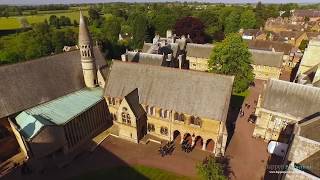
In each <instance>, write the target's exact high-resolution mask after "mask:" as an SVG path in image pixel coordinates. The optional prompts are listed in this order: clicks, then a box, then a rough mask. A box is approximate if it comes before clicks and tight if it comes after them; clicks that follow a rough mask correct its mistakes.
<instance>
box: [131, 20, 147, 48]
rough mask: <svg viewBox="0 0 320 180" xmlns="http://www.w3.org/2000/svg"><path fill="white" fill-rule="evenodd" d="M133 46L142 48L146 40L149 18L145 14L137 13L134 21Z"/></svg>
mask: <svg viewBox="0 0 320 180" xmlns="http://www.w3.org/2000/svg"><path fill="white" fill-rule="evenodd" d="M131 25H132V35H133V39H132V42H131V44H132V48H134V49H139V48H142V46H143V42H144V40H145V34H146V31H147V29H148V19H147V18H146V17H145V16H144V15H143V14H136V17H135V18H134V20H133V22H132V24H131Z"/></svg>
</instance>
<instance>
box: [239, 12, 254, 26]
mask: <svg viewBox="0 0 320 180" xmlns="http://www.w3.org/2000/svg"><path fill="white" fill-rule="evenodd" d="M255 27H256V16H255V14H254V12H253V11H252V10H246V11H244V12H243V13H241V17H240V28H244V29H252V28H255Z"/></svg>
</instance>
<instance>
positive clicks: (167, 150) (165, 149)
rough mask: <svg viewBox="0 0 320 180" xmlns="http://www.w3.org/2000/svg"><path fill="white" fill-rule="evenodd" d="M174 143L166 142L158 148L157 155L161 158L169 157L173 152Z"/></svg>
mask: <svg viewBox="0 0 320 180" xmlns="http://www.w3.org/2000/svg"><path fill="white" fill-rule="evenodd" d="M174 148H175V147H174V142H173V141H171V142H168V143H167V144H165V145H164V146H162V147H160V149H159V153H160V154H161V157H164V156H166V155H171V154H172V152H173V150H174Z"/></svg>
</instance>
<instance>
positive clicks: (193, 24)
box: [174, 16, 205, 43]
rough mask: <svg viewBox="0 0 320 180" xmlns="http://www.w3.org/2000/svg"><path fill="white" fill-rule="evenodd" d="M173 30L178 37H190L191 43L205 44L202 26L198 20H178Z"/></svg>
mask: <svg viewBox="0 0 320 180" xmlns="http://www.w3.org/2000/svg"><path fill="white" fill-rule="evenodd" d="M174 29H175V33H176V34H177V35H178V36H182V35H185V36H187V35H190V38H191V39H192V41H193V42H195V43H205V36H204V25H203V23H202V22H201V21H200V19H198V18H195V17H190V16H189V17H184V18H182V19H179V20H178V21H177V22H176V24H175V26H174Z"/></svg>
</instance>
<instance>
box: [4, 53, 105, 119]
mask: <svg viewBox="0 0 320 180" xmlns="http://www.w3.org/2000/svg"><path fill="white" fill-rule="evenodd" d="M93 49H94V54H95V57H96V64H97V66H102V65H103V64H105V59H104V57H103V55H102V54H101V52H100V50H99V49H98V48H97V47H95V48H93ZM0 76H1V78H0V84H1V86H0V118H1V117H5V116H8V115H11V114H14V113H17V112H20V111H23V110H25V109H28V108H31V107H34V106H36V105H38V104H41V103H45V102H47V101H51V100H53V99H56V98H58V97H61V96H63V95H66V94H68V93H72V92H74V91H77V90H80V89H82V88H83V87H84V82H83V73H82V68H81V61H80V53H79V51H71V52H64V53H61V54H56V55H53V56H46V57H42V58H39V59H35V60H29V61H26V62H22V63H17V64H11V65H4V66H0Z"/></svg>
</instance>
